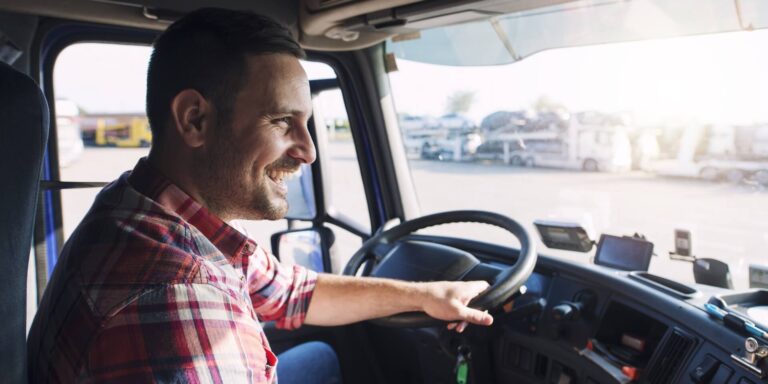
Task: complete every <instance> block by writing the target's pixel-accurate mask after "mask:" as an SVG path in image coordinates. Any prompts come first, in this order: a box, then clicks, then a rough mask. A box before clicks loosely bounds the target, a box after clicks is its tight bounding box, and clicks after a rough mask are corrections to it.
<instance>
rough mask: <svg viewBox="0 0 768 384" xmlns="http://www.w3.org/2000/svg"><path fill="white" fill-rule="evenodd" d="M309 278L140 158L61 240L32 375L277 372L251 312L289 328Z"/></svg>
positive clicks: (249, 378)
mask: <svg viewBox="0 0 768 384" xmlns="http://www.w3.org/2000/svg"><path fill="white" fill-rule="evenodd" d="M316 278H317V275H316V274H315V273H314V272H312V271H310V270H307V269H305V268H302V267H299V266H294V267H287V266H281V265H280V264H279V263H278V262H277V260H276V259H275V257H274V256H272V255H270V254H269V253H268V252H267V251H266V250H265V249H264V248H261V247H259V246H258V245H257V244H256V243H255V242H254V241H253V240H250V239H248V238H247V237H246V236H244V235H242V234H241V233H240V232H238V231H237V230H235V229H234V228H232V227H230V226H229V225H227V224H226V223H224V222H223V221H221V220H220V219H219V218H217V217H216V216H214V215H213V214H211V213H210V212H208V210H207V209H206V208H204V207H203V206H201V205H200V204H199V203H197V202H196V201H194V200H193V199H192V198H191V197H190V196H189V195H187V194H186V193H184V192H183V191H182V190H181V189H179V188H178V187H177V186H175V185H173V184H171V183H170V182H169V181H168V180H167V179H165V178H164V177H163V176H161V175H160V174H159V172H157V171H156V170H154V169H153V168H152V167H151V166H150V165H149V164H148V163H147V162H146V160H144V159H142V160H141V161H139V164H138V165H137V166H136V168H135V169H134V170H133V172H126V173H125V174H123V175H122V176H121V177H120V179H118V180H117V181H116V182H114V183H112V184H110V185H109V186H107V187H106V188H104V190H103V191H101V192H100V193H99V195H98V197H97V198H96V201H95V203H94V205H93V207H92V208H91V210H90V211H89V212H88V214H87V215H86V216H85V218H84V219H83V221H82V223H81V224H80V226H79V227H78V228H77V230H75V232H74V233H73V235H72V237H71V238H70V239H69V241H68V242H67V244H66V245H65V247H64V251H63V252H62V255H61V258H60V260H59V262H58V264H57V266H56V269H55V271H54V273H53V276H52V278H51V281H50V282H49V284H48V286H47V287H46V290H45V295H44V297H43V300H42V303H41V304H40V308H39V309H38V313H37V316H36V318H35V322H34V324H33V326H32V330H31V332H30V335H29V339H28V344H29V372H30V378H31V381H32V382H34V383H39V382H62V383H71V382H75V381H85V382H110V383H139V382H155V381H161V382H195V383H197V382H201V383H219V382H237V383H246V382H247V383H270V382H273V381H276V380H275V366H276V364H277V358H276V357H275V355H274V354H273V353H272V352H271V351H270V348H269V343H267V339H266V337H265V335H264V332H263V330H262V328H261V325H260V323H259V320H260V319H261V320H275V321H276V322H277V326H278V327H282V328H296V327H299V326H300V325H301V324H302V323H303V321H304V316H305V314H306V312H307V307H308V306H309V301H310V299H311V297H312V292H313V290H314V287H315V282H316Z"/></svg>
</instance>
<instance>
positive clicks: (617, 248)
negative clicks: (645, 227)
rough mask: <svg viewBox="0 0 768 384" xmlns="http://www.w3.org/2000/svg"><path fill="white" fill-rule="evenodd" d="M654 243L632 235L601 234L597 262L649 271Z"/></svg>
mask: <svg viewBox="0 0 768 384" xmlns="http://www.w3.org/2000/svg"><path fill="white" fill-rule="evenodd" d="M651 255H653V243H651V242H649V241H645V240H641V239H635V238H632V237H618V236H611V235H602V236H600V242H599V243H598V245H597V254H596V255H595V264H597V265H603V266H606V267H611V268H616V269H621V270H625V271H647V270H648V265H650V264H651Z"/></svg>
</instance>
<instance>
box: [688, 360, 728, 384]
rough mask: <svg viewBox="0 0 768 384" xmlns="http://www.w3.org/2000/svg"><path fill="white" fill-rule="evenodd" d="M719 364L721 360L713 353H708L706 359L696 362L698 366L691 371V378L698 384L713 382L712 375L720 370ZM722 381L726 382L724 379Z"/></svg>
mask: <svg viewBox="0 0 768 384" xmlns="http://www.w3.org/2000/svg"><path fill="white" fill-rule="evenodd" d="M719 366H720V361H718V360H717V359H716V358H714V357H712V355H706V356H705V357H704V360H702V361H701V362H699V363H698V364H696V367H695V368H694V369H693V371H691V374H690V376H691V380H693V382H694V383H697V384H707V383H711V382H712V377H713V376H715V373H716V372H718V367H719ZM718 383H720V382H718ZM722 383H724V381H723V382H722Z"/></svg>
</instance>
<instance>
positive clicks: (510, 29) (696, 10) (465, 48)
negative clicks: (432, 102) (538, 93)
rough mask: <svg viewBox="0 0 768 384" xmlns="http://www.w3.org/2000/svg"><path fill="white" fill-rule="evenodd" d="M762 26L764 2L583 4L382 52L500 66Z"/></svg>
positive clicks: (426, 36) (454, 28)
mask: <svg viewBox="0 0 768 384" xmlns="http://www.w3.org/2000/svg"><path fill="white" fill-rule="evenodd" d="M766 27H768V1H763V0H732V1H725V0H675V1H668V0H639V1H623V0H604V1H595V0H585V1H574V2H567V3H564V4H558V5H554V6H548V7H544V8H538V9H534V10H527V11H522V12H513V13H507V14H500V15H493V16H490V17H486V18H484V19H483V20H479V21H471V22H463V23H457V24H453V25H448V26H444V27H439V28H432V29H424V30H421V31H420V32H418V33H411V34H404V35H398V36H395V37H393V38H392V39H390V40H388V41H387V51H388V53H394V54H395V55H396V56H397V57H398V58H401V59H406V60H411V61H418V62H425V63H431V64H440V65H455V66H481V65H499V64H507V63H512V62H515V61H518V60H521V59H523V58H525V57H528V56H530V55H532V54H534V53H537V52H541V51H544V50H547V49H553V48H566V47H576V46H586V45H597V44H607V43H619V42H628V41H640V40H650V39H662V38H671V37H679V36H690V35H698V34H711V33H718V32H735V31H751V30H756V29H762V28H766Z"/></svg>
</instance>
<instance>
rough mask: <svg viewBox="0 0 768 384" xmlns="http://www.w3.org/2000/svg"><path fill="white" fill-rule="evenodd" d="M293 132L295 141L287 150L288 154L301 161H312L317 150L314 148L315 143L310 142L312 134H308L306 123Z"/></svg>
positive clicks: (315, 156) (307, 162)
mask: <svg viewBox="0 0 768 384" xmlns="http://www.w3.org/2000/svg"><path fill="white" fill-rule="evenodd" d="M294 132H295V138H294V140H295V142H294V145H293V146H292V147H291V149H290V150H289V151H288V155H289V156H291V157H292V158H294V159H296V160H299V161H301V162H302V163H306V164H311V163H313V162H314V161H315V159H316V158H317V151H316V150H315V143H313V142H312V136H310V134H309V129H308V128H307V126H306V125H303V126H302V127H301V129H297V130H295V131H294Z"/></svg>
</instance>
